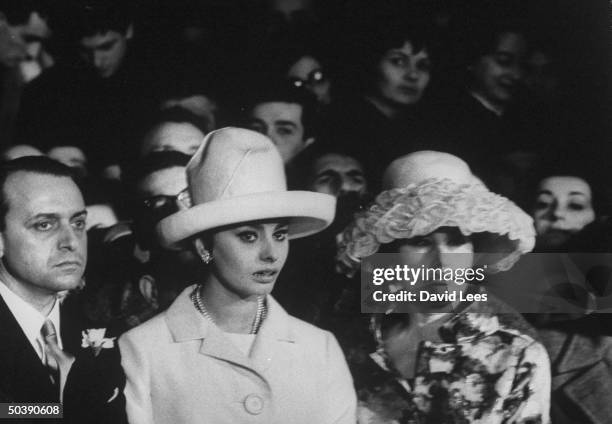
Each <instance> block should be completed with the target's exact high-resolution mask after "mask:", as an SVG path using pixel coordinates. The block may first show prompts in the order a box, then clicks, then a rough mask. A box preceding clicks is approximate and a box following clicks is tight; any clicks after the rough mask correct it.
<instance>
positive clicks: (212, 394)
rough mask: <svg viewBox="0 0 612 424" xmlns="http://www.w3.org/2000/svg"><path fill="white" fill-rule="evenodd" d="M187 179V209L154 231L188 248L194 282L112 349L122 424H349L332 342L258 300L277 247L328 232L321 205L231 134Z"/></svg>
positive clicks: (264, 149) (270, 152) (276, 260)
mask: <svg viewBox="0 0 612 424" xmlns="http://www.w3.org/2000/svg"><path fill="white" fill-rule="evenodd" d="M187 179H188V191H189V194H190V203H191V207H189V208H187V209H185V210H181V211H179V212H177V213H175V214H173V215H170V216H169V217H167V218H165V219H163V220H162V221H161V222H160V224H159V226H158V230H159V235H160V238H161V241H162V243H163V244H164V245H166V246H168V247H176V246H178V245H180V244H183V245H185V244H186V245H191V246H193V247H195V251H196V252H197V255H198V256H199V258H200V260H201V261H202V273H201V277H200V278H199V281H196V282H194V283H195V284H192V285H191V286H189V287H187V288H186V289H185V290H184V291H183V292H182V293H181V294H180V295H179V296H178V297H177V298H176V300H175V301H174V303H173V304H172V305H171V306H170V307H169V308H168V310H167V311H165V312H164V313H163V314H161V315H159V316H157V317H155V318H153V319H152V320H150V321H148V322H146V323H145V324H143V325H141V326H139V327H136V328H135V329H133V330H131V331H130V332H128V333H126V334H125V335H124V336H123V337H122V338H121V339H120V341H119V345H120V348H121V354H122V364H123V367H124V369H125V372H126V376H127V385H126V390H125V394H126V401H127V413H128V418H129V420H130V422H131V423H132V424H139V423H142V424H145V423H147V424H149V423H153V422H154V423H158V424H159V423H168V424H170V423H172V424H176V423H194V424H195V423H203V422H205V423H242V422H261V423H270V424H273V423H279V424H281V423H282V424H284V423H293V424H302V423H303V424H306V423H321V424H325V423H329V424H332V423H337V424H343V423H346V424H349V423H351V424H353V423H354V422H355V410H356V399H355V392H354V388H353V384H352V379H351V376H350V373H349V371H348V367H347V365H346V362H345V359H344V356H343V355H342V352H341V350H340V348H339V346H338V343H337V341H336V339H335V338H334V336H333V335H331V333H329V332H326V331H323V330H320V329H318V328H316V327H313V326H311V325H309V324H307V323H305V322H303V321H300V320H298V319H296V318H293V317H291V316H289V315H288V314H287V313H286V312H285V311H284V310H283V308H282V307H281V306H280V305H279V304H278V303H277V302H276V301H275V300H274V298H272V297H271V296H270V292H271V291H272V288H273V287H274V284H275V282H276V278H277V277H278V275H279V273H280V272H281V270H282V268H283V265H284V264H285V260H286V258H287V253H288V248H289V239H290V238H298V237H304V236H308V235H310V234H314V233H316V232H318V231H321V230H322V229H324V228H325V227H326V226H327V225H329V223H330V222H331V221H332V219H333V215H334V206H335V200H334V199H333V197H332V196H328V195H323V194H320V193H313V192H301V191H287V188H286V182H285V175H284V171H283V163H282V160H281V157H280V155H279V153H278V152H277V150H276V148H275V146H274V144H272V142H271V141H270V140H269V139H268V138H267V137H265V136H263V135H261V134H258V133H255V132H253V131H249V130H243V129H236V128H225V129H221V130H218V131H214V132H212V133H210V134H209V135H208V136H207V137H206V139H205V140H204V142H203V145H202V146H201V148H200V149H199V150H198V152H196V154H195V155H194V157H193V159H192V160H191V161H190V163H189V164H188V166H187Z"/></svg>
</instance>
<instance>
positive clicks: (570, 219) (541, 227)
mask: <svg viewBox="0 0 612 424" xmlns="http://www.w3.org/2000/svg"><path fill="white" fill-rule="evenodd" d="M532 215H533V219H534V221H535V227H536V232H537V234H538V236H539V238H540V241H544V242H545V244H546V245H547V246H550V247H554V246H560V245H561V244H563V243H564V242H565V241H567V239H568V238H569V236H570V235H571V234H574V233H576V232H578V231H580V230H582V228H584V226H585V225H587V224H589V223H591V222H593V221H594V220H595V211H594V210H593V204H592V193H591V187H590V186H589V184H588V183H587V182H586V181H584V180H583V179H582V178H578V177H571V176H554V177H548V178H545V179H543V180H542V181H541V182H540V184H539V186H538V194H537V198H536V203H535V206H534V208H533V214H532Z"/></svg>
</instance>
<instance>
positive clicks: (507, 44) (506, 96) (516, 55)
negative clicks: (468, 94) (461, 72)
mask: <svg viewBox="0 0 612 424" xmlns="http://www.w3.org/2000/svg"><path fill="white" fill-rule="evenodd" d="M526 55H527V41H526V39H525V37H524V36H523V35H522V34H518V33H514V32H506V33H503V34H501V35H500V36H499V39H498V42H497V44H496V46H495V49H494V50H493V51H492V52H490V53H488V54H486V55H484V56H481V57H480V58H478V60H477V61H476V62H475V63H474V64H473V65H472V67H471V70H472V76H473V84H472V92H474V93H475V94H477V95H479V96H482V97H483V98H484V99H485V100H486V101H488V102H490V103H491V104H493V105H495V106H497V107H504V106H506V105H507V104H508V103H510V102H512V100H514V97H515V95H516V92H517V90H518V88H519V86H520V84H521V83H522V82H523V79H524V77H525V61H526Z"/></svg>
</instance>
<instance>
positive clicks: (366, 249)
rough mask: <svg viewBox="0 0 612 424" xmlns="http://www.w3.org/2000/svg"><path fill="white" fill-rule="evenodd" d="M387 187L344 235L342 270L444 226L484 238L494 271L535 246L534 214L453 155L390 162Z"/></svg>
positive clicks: (418, 154) (436, 154) (425, 155)
mask: <svg viewBox="0 0 612 424" xmlns="http://www.w3.org/2000/svg"><path fill="white" fill-rule="evenodd" d="M383 185H384V187H385V188H386V190H385V191H383V192H382V193H380V194H379V195H378V196H377V197H376V200H375V201H374V203H372V204H371V205H370V206H369V207H368V209H367V210H365V211H364V212H362V213H360V214H358V215H356V217H355V220H354V222H353V223H352V224H351V225H350V226H349V227H348V228H347V229H346V230H345V231H344V233H343V234H342V236H341V238H340V243H339V244H340V245H339V248H340V249H339V256H338V259H339V262H340V264H341V266H340V268H343V269H347V268H348V270H349V271H350V270H351V269H354V270H355V269H357V268H358V267H359V264H360V262H361V259H362V258H365V257H367V256H370V255H372V254H374V253H376V252H378V249H379V248H380V246H381V245H382V244H386V243H391V242H393V241H394V240H400V239H410V238H413V237H417V236H425V235H427V234H430V233H432V232H434V231H436V230H437V229H439V228H441V227H456V228H458V229H459V230H460V231H461V233H462V234H464V235H466V236H470V235H472V234H480V235H481V236H483V237H482V240H481V242H482V244H483V245H482V246H481V249H483V253H486V254H488V255H486V259H485V263H487V261H488V263H487V266H488V272H497V271H503V270H507V269H509V268H510V267H511V266H512V265H513V264H514V263H515V262H516V261H517V260H518V258H519V257H520V256H521V255H522V254H524V253H527V252H529V251H531V250H532V249H533V246H534V244H535V229H534V227H533V220H532V219H531V217H529V215H527V214H526V213H525V212H524V211H523V210H521V209H520V208H519V207H518V206H516V205H515V204H514V203H513V202H511V201H510V200H508V199H506V198H505V197H503V196H500V195H497V194H495V193H493V192H491V191H489V189H488V188H487V187H485V185H484V184H483V183H482V181H481V180H480V179H478V178H477V177H476V176H474V175H473V174H472V171H471V170H470V167H469V166H468V165H467V164H466V163H465V162H464V161H463V160H461V159H460V158H458V157H456V156H453V155H451V154H449V153H442V152H435V151H421V152H415V153H411V154H409V155H406V156H403V157H401V158H399V159H397V160H395V161H394V162H392V163H391V165H389V167H388V168H387V170H386V171H385V175H384V178H383ZM483 256H484V255H483Z"/></svg>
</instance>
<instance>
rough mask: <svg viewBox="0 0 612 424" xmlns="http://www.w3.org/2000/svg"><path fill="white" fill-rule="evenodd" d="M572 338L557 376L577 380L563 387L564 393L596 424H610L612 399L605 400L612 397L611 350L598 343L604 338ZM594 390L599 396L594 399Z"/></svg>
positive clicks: (577, 336) (559, 365)
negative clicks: (609, 356)
mask: <svg viewBox="0 0 612 424" xmlns="http://www.w3.org/2000/svg"><path fill="white" fill-rule="evenodd" d="M570 337H571V340H570V341H569V344H568V347H567V349H566V350H565V354H564V355H563V357H562V358H560V360H559V362H558V370H557V372H558V373H559V374H560V375H568V376H575V377H574V378H573V379H572V380H571V381H568V383H567V384H566V385H565V386H564V387H563V392H564V393H565V394H566V395H567V396H568V397H569V398H570V399H571V400H573V401H574V403H575V405H577V406H578V407H579V408H581V409H582V411H583V412H584V414H585V415H586V416H588V417H589V418H590V419H591V420H593V423H597V424H606V423H608V422H609V417H612V403H611V402H610V401H609V399H608V398H605V399H602V394H609V393H612V381H610V375H611V370H610V364H607V363H606V360H605V358H604V354H605V352H606V351H607V350H608V349H609V346H600V345H599V344H598V342H597V340H601V338H599V339H592V338H589V337H584V336H579V335H572V336H570ZM576 375H577V377H576ZM594 387H596V388H597V393H599V394H600V395H599V396H594V394H593V388H594Z"/></svg>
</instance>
